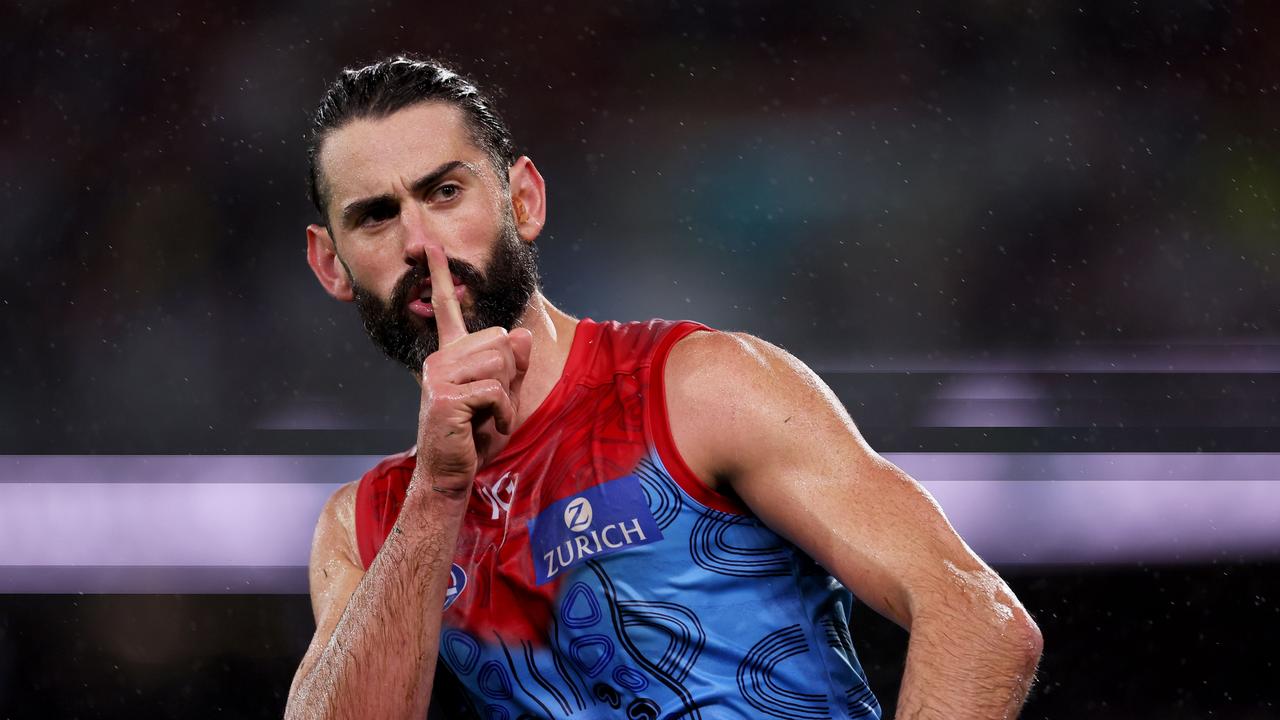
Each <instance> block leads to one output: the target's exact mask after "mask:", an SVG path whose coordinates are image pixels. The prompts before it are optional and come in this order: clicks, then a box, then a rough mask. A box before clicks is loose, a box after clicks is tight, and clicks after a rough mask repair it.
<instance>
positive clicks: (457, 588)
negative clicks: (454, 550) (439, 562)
mask: <svg viewBox="0 0 1280 720" xmlns="http://www.w3.org/2000/svg"><path fill="white" fill-rule="evenodd" d="M466 587H467V573H466V571H465V570H463V569H462V566H461V565H459V564H458V563H454V564H453V567H451V568H449V587H448V589H446V590H445V591H444V609H445V610H448V609H449V606H450V605H452V604H453V601H454V600H457V599H458V596H459V595H461V594H462V591H463V590H465V589H466Z"/></svg>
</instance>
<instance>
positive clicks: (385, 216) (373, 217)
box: [360, 208, 396, 225]
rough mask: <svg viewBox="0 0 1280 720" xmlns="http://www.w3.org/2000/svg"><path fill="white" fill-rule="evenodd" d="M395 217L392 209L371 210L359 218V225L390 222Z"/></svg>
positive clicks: (394, 211)
mask: <svg viewBox="0 0 1280 720" xmlns="http://www.w3.org/2000/svg"><path fill="white" fill-rule="evenodd" d="M395 216H396V210H395V209H394V208H371V209H370V210H369V212H367V213H365V214H364V217H362V218H360V224H361V225H377V224H378V223H380V222H383V221H386V220H390V219H391V218H394V217H395Z"/></svg>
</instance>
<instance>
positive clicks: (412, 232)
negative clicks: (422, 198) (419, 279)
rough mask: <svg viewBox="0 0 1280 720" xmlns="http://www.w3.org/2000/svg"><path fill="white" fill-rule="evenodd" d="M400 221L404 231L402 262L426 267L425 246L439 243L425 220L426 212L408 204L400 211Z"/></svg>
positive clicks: (412, 265) (411, 265)
mask: <svg viewBox="0 0 1280 720" xmlns="http://www.w3.org/2000/svg"><path fill="white" fill-rule="evenodd" d="M400 223H401V225H402V226H403V232H404V262H405V264H406V265H409V266H410V267H422V268H425V267H427V246H428V245H440V244H441V243H440V240H439V239H438V238H435V237H434V236H433V235H432V232H431V228H430V225H429V224H428V223H427V221H426V213H424V212H423V211H422V209H421V208H420V207H417V205H416V204H413V203H411V204H409V206H408V207H404V208H402V209H401V211H400Z"/></svg>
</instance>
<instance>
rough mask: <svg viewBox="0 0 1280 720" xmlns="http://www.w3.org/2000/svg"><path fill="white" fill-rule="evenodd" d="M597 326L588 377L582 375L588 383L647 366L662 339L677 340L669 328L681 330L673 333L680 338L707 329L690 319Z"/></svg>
mask: <svg viewBox="0 0 1280 720" xmlns="http://www.w3.org/2000/svg"><path fill="white" fill-rule="evenodd" d="M599 325H600V332H599V334H598V335H597V340H596V343H597V347H596V350H595V353H596V361H595V362H593V363H592V364H591V368H590V370H589V372H588V375H589V377H587V378H584V381H585V382H589V383H592V384H597V383H602V382H610V381H612V379H613V376H614V375H619V374H623V375H627V374H631V373H634V372H636V371H637V370H640V369H641V368H644V367H647V366H648V365H649V364H650V363H651V362H652V361H653V356H654V351H655V350H657V348H658V347H659V346H660V345H661V344H663V341H664V340H675V339H679V338H678V337H674V338H673V337H671V336H672V331H673V330H680V331H682V332H677V333H676V335H678V336H679V337H683V336H684V335H686V334H688V333H689V332H692V331H693V330H695V329H707V328H706V326H705V325H702V324H701V323H697V322H693V321H692V320H660V319H654V320H645V321H637V322H625V323H623V322H617V321H608V322H602V323H600V324H599Z"/></svg>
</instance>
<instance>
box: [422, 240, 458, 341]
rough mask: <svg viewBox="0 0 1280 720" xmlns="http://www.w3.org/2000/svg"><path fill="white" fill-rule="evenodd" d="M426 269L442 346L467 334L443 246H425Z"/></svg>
mask: <svg viewBox="0 0 1280 720" xmlns="http://www.w3.org/2000/svg"><path fill="white" fill-rule="evenodd" d="M427 269H428V270H430V271H431V308H432V309H433V310H434V311H435V316H436V332H437V333H439V335H440V346H441V347H443V346H445V345H448V344H449V343H451V342H453V341H454V340H457V339H458V338H461V337H465V336H466V334H467V324H466V322H465V321H463V319H462V306H460V305H459V304H458V296H457V294H456V293H455V291H454V287H453V278H452V276H450V274H449V258H448V257H446V256H445V254H444V248H443V247H440V246H438V245H428V246H427Z"/></svg>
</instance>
